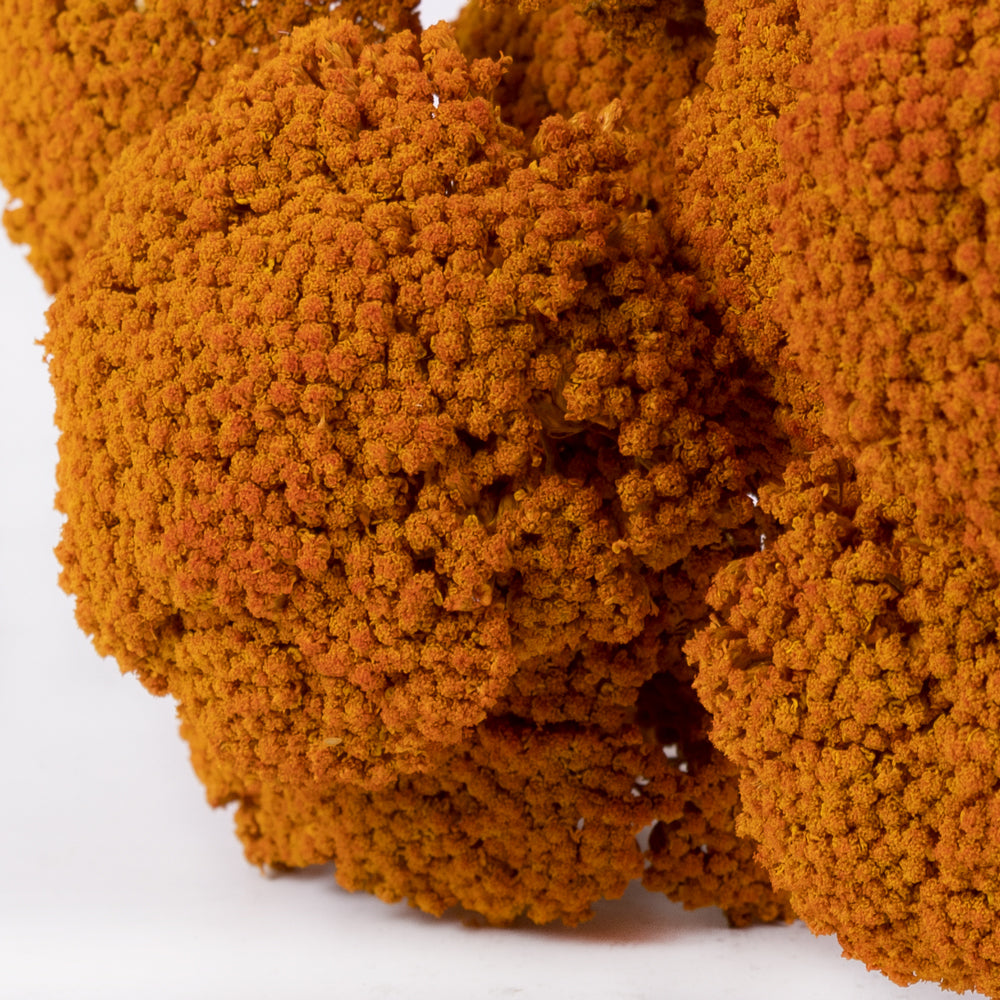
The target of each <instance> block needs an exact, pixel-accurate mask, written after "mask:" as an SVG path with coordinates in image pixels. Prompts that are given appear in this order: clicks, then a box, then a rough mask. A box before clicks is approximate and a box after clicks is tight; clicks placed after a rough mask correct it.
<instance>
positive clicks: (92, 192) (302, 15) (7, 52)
mask: <svg viewBox="0 0 1000 1000" xmlns="http://www.w3.org/2000/svg"><path fill="white" fill-rule="evenodd" d="M317 16H322V17H327V16H329V11H328V8H327V6H326V5H322V4H315V5H310V4H308V3H301V2H294V0H254V2H253V3H230V2H226V0H199V2H196V3H192V2H190V0H103V2H101V3H93V2H90V0H71V2H69V3H66V2H57V0H37V2H36V0H30V2H28V0H3V3H0V18H2V20H3V24H4V31H3V34H2V36H0V65H2V66H3V73H2V74H0V122H2V123H3V124H2V127H0V183H2V184H3V186H4V187H5V188H6V189H7V191H8V193H9V194H10V196H11V198H12V199H13V205H12V206H8V208H7V210H6V212H5V214H4V224H5V225H6V227H7V232H8V233H9V234H10V237H11V239H12V240H14V241H15V242H23V243H28V244H29V245H30V247H31V250H30V253H29V257H28V259H29V261H30V262H31V264H32V266H33V267H34V268H35V270H36V271H37V272H38V273H39V275H40V276H41V277H42V280H43V281H44V282H45V285H46V287H47V288H48V290H49V291H50V292H54V291H55V290H56V289H58V288H59V287H61V286H62V285H63V284H64V283H65V282H66V280H67V279H68V278H69V276H70V274H71V273H72V272H73V269H74V267H75V261H76V260H77V259H78V258H79V257H80V256H81V255H82V254H83V252H84V251H86V250H87V249H89V248H91V247H97V246H100V245H101V242H102V238H103V230H102V226H101V222H100V210H101V205H102V200H103V182H104V179H105V178H106V177H107V175H108V173H109V171H110V170H111V169H112V167H113V165H114V163H115V162H116V160H117V159H118V157H119V156H120V155H121V153H122V151H123V150H124V149H125V148H126V146H128V145H129V143H131V142H134V141H136V140H139V139H142V138H144V137H145V136H147V135H149V133H150V132H152V131H153V130H154V129H155V128H157V127H158V126H160V125H162V124H163V123H165V122H167V121H169V120H170V118H171V117H172V116H173V115H174V114H175V113H177V112H179V111H181V110H183V109H184V108H186V107H201V106H203V105H204V104H205V103H206V101H208V100H209V99H210V98H211V97H212V95H213V94H214V93H215V92H216V91H217V90H218V89H219V86H220V84H221V82H222V80H223V79H224V78H225V75H226V73H228V72H229V69H230V68H231V67H232V66H233V65H234V64H236V63H242V64H244V65H248V66H257V65H259V64H260V63H261V62H262V61H263V60H265V59H267V58H269V57H270V56H271V55H273V53H274V52H275V51H276V50H277V44H278V41H279V40H280V39H281V38H282V37H284V36H285V35H287V34H288V33H289V32H290V31H291V30H292V29H293V28H295V27H296V26H297V25H302V24H306V23H307V22H308V21H309V20H312V19H314V18H316V17H317ZM334 16H337V17H344V18H349V19H352V20H353V19H354V18H357V19H358V20H360V21H361V22H362V23H363V24H364V25H365V26H366V29H367V30H368V32H369V33H370V34H372V36H373V37H374V36H381V35H382V33H383V30H390V31H391V30H396V29H398V28H407V27H408V28H414V27H416V24H417V22H416V18H415V16H414V15H413V13H412V10H411V9H410V8H409V7H408V6H406V4H404V3H400V2H398V0H392V2H389V3H387V2H383V0H345V2H342V3H340V4H338V5H337V12H336V14H335V15H334ZM376 22H377V23H378V24H380V25H381V27H382V30H379V29H376V28H375V27H374V24H375V23H376Z"/></svg>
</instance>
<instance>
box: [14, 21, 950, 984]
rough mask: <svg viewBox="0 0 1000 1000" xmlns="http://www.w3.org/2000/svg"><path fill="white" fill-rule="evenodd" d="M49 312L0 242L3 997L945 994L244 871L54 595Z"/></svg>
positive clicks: (178, 765)
mask: <svg viewBox="0 0 1000 1000" xmlns="http://www.w3.org/2000/svg"><path fill="white" fill-rule="evenodd" d="M428 7H430V5H428V4H425V10H426V9H427V8H428ZM432 9H434V11H435V13H434V14H433V15H432V16H426V15H425V17H424V23H425V24H426V23H431V22H432V21H433V20H436V19H437V17H438V16H441V15H440V14H439V13H438V12H439V11H441V10H442V9H443V8H442V7H436V8H432ZM444 13H445V15H446V16H447V15H449V14H450V11H445V12H444ZM2 200H3V192H2V191H0V201H2ZM46 306H47V300H46V298H45V296H44V294H43V292H42V289H41V285H40V283H39V282H38V280H37V279H36V278H35V276H34V274H33V272H32V271H31V270H30V268H28V266H27V265H26V264H25V263H24V261H23V257H22V251H20V250H18V249H15V248H13V247H11V246H10V244H9V242H7V241H6V239H3V238H0V317H2V318H0V382H2V384H0V760H2V765H0V1000H62V998H67V1000H90V998H94V1000H118V998H122V1000H124V998H128V1000H160V998H163V1000H167V998H181V997H183V998H191V1000H198V998H205V1000H228V998H230V997H232V998H239V1000H258V998H261V1000H263V998H272V997H274V998H288V1000H312V998H317V1000H319V998H323V1000H327V998H338V1000H339V998H344V1000H369V998H371V1000H375V998H400V1000H425V998H426V1000H431V998H433V1000H452V998H454V1000H466V998H469V1000H477V998H512V1000H543V998H544V1000H654V998H656V1000H660V998H663V1000H667V998H670V1000H675V998H676V1000H687V998H691V1000H724V998H733V1000H758V998H759V1000H765V998H766V1000H785V998H788V1000H827V998H829V1000H834V998H836V1000H854V998H858V1000H861V998H870V1000H883V998H884V1000H889V998H899V997H906V998H907V1000H927V998H931V997H941V996H944V995H947V994H944V993H943V992H942V991H941V990H939V989H938V988H937V987H936V986H932V985H928V984H921V985H919V986H916V987H912V988H910V989H908V990H905V991H904V990H902V989H900V988H898V987H896V986H894V985H892V984H891V983H890V982H889V981H888V980H886V979H884V978H883V977H882V976H880V975H878V974H877V973H868V972H866V971H865V969H864V968H863V966H862V965H861V964H860V963H858V962H848V961H845V960H843V959H842V958H840V948H839V946H838V945H837V942H836V941H835V940H834V939H833V938H814V937H813V936H812V935H811V934H810V933H809V931H808V930H806V928H805V927H803V926H802V925H801V924H796V925H793V926H790V927H756V928H751V929H747V930H741V931H731V930H729V929H728V928H727V927H726V924H725V921H724V919H723V917H722V915H721V913H719V912H718V911H717V910H702V911H698V912H686V911H684V910H683V909H682V908H680V907H679V906H676V905H675V904H672V903H670V902H668V901H667V900H666V899H665V898H663V897H661V896H654V895H653V894H651V893H648V892H645V891H644V890H642V889H641V888H639V887H637V886H633V887H632V889H630V890H629V892H628V893H627V894H626V896H625V898H624V899H623V900H619V901H614V902H604V903H601V904H599V905H598V906H597V915H596V917H595V919H594V920H593V921H591V922H590V923H589V924H586V925H584V926H582V927H580V928H577V929H575V930H572V931H570V930H566V929H564V928H561V927H547V928H531V927H525V928H517V929H513V930H496V929H484V928H473V927H469V926H466V925H464V924H463V923H461V921H459V920H458V919H451V918H449V917H447V916H446V917H445V918H444V919H442V920H435V919H433V918H430V917H427V916H425V915H424V914H421V913H419V912H418V911H416V910H413V909H410V908H409V907H407V906H406V905H405V904H402V905H399V906H394V907H389V906H386V905H385V904H383V903H380V902H378V901H377V900H375V899H373V898H371V897H368V896H363V895H350V894H348V893H345V892H343V891H342V890H340V889H339V888H338V887H337V886H336V884H335V882H334V880H333V875H332V870H331V869H330V868H329V867H325V868H320V869H317V870H308V871H305V872H302V873H298V874H296V875H290V876H282V877H280V878H276V879H267V878H265V877H263V876H262V875H261V874H260V873H259V872H258V871H257V869H255V868H252V867H250V866H249V865H247V864H246V862H245V861H244V860H243V856H242V851H241V847H240V844H239V842H238V841H237V840H236V838H235V836H234V835H233V833H232V819H231V815H230V812H229V810H219V811H214V812H213V811H212V810H211V809H209V807H208V806H207V805H206V804H205V801H204V795H203V792H202V788H201V786H200V784H199V783H198V781H197V780H196V778H195V776H194V774H193V772H192V771H191V769H190V766H189V764H188V760H187V749H186V747H185V745H184V743H183V742H182V741H181V739H180V737H179V736H178V735H177V727H176V720H175V716H174V707H173V704H172V703H171V702H170V701H169V700H167V699H156V698H153V697H152V696H151V695H149V694H147V693H146V692H145V691H144V690H143V689H142V688H141V687H140V686H139V684H138V682H136V681H135V680H134V679H133V678H132V677H130V676H124V677H123V676H121V675H120V674H119V672H118V669H117V667H116V665H115V663H114V662H112V661H102V660H101V659H99V658H98V657H97V655H96V654H95V653H94V651H93V649H92V648H91V646H90V643H89V641H88V639H87V638H86V637H85V636H84V635H83V634H82V633H81V632H80V631H79V630H78V628H77V627H76V624H75V622H74V620H73V614H72V603H71V600H70V598H68V597H67V596H66V595H65V594H63V593H62V591H61V590H60V589H59V588H58V586H57V583H56V578H57V574H58V567H57V564H56V560H55V558H54V556H53V555H52V548H53V546H54V545H55V544H56V541H57V538H58V533H59V523H60V521H59V517H58V516H57V515H56V513H55V512H54V511H53V508H52V498H53V493H54V489H55V485H54V476H53V469H54V467H55V462H56V451H55V441H56V434H55V430H54V428H53V425H52V409H53V399H52V393H51V390H50V387H49V385H48V381H47V373H46V370H45V366H44V364H43V362H42V352H41V349H40V348H39V347H38V346H37V345H36V344H35V341H36V339H37V338H39V337H41V336H42V335H43V333H44V311H45V308H46Z"/></svg>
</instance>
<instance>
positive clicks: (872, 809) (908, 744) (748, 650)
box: [687, 448, 1000, 995]
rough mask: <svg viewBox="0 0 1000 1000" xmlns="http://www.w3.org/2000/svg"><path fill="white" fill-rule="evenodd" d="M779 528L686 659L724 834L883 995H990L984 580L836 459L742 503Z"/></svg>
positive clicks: (720, 594)
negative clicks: (748, 849) (751, 855)
mask: <svg viewBox="0 0 1000 1000" xmlns="http://www.w3.org/2000/svg"><path fill="white" fill-rule="evenodd" d="M760 502H761V505H762V506H763V507H764V508H765V510H767V511H768V512H769V513H770V514H772V515H773V516H774V517H775V518H776V519H777V521H778V522H779V524H780V531H779V532H778V533H776V535H773V536H771V537H769V538H768V539H766V540H765V548H764V549H763V550H762V551H760V552H757V553H755V554H754V555H752V556H750V557H749V558H748V559H744V560H740V561H737V562H734V563H732V564H731V565H730V566H729V567H727V568H726V569H725V570H723V571H722V572H721V573H720V574H718V575H717V577H716V579H715V581H714V583H713V585H712V588H711V590H710V591H709V601H710V603H711V604H712V605H713V606H714V607H715V609H716V611H717V612H718V615H719V620H718V623H717V624H714V625H712V626H709V627H708V628H706V629H704V630H702V632H700V633H699V635H698V636H697V638H696V639H694V640H692V641H691V642H690V643H689V644H688V646H687V651H688V654H689V655H690V656H691V657H692V658H693V659H694V660H695V661H696V662H697V664H698V678H697V680H696V682H695V687H696V689H697V691H698V693H699V695H700V696H701V698H702V700H703V701H704V703H705V706H706V708H707V709H708V710H709V712H711V714H712V718H713V728H712V738H713V740H714V741H715V743H716V745H717V746H718V747H719V748H720V749H721V750H723V752H725V754H726V755H727V756H728V757H729V758H730V759H731V760H732V761H733V762H734V763H735V764H736V765H737V766H738V767H739V768H740V795H741V799H742V812H741V814H740V817H739V820H738V823H737V830H738V831H739V832H740V833H741V834H743V835H744V836H747V837H751V838H753V839H754V840H756V841H757V842H758V843H759V844H760V852H759V858H760V860H761V861H762V863H763V864H764V865H765V867H766V868H767V870H768V871H769V872H770V874H771V877H772V879H773V881H774V885H775V887H776V888H778V889H786V890H787V891H789V892H790V893H791V900H792V906H793V907H794V909H795V912H796V913H797V914H798V915H799V916H800V917H802V918H803V919H804V920H805V921H807V922H808V924H809V926H810V927H812V928H813V930H815V931H817V932H820V933H830V932H831V931H833V932H836V933H837V935H838V937H839V939H840V942H841V944H842V945H843V946H844V948H845V950H846V952H847V953H848V954H849V955H852V956H854V957H856V958H860V959H861V960H862V961H864V962H866V963H867V964H868V965H869V966H874V967H876V968H879V969H881V970H882V971H883V972H885V973H886V974H887V975H888V976H890V977H891V978H892V979H893V980H895V981H896V982H898V983H900V984H907V983H912V982H914V981H916V980H917V979H930V980H935V981H938V982H940V983H941V984H942V985H943V986H945V987H946V988H948V989H953V990H959V991H960V990H967V989H976V990H980V991H983V992H985V993H987V994H989V995H996V994H997V993H998V992H1000V975H998V971H997V970H998V969H1000V933H998V930H997V927H998V905H1000V896H998V886H1000V852H998V851H997V845H996V837H995V830H996V824H997V822H998V821H1000V795H998V793H997V792H998V789H997V781H998V778H997V775H998V773H1000V738H998V735H997V734H998V731H1000V648H998V646H997V638H996V632H997V625H998V608H1000V579H998V577H997V575H996V573H995V571H994V570H993V569H992V567H991V566H990V565H989V564H988V563H987V562H986V561H985V560H983V559H981V558H976V557H974V556H972V555H971V554H970V553H968V552H967V551H964V550H962V549H961V548H959V547H957V546H956V545H954V544H953V543H952V542H950V541H949V540H948V536H947V535H945V536H943V537H941V536H939V537H931V538H921V537H920V536H918V535H917V534H916V533H915V531H914V520H915V511H914V506H915V505H914V504H913V502H912V501H911V500H910V499H909V498H900V499H897V500H894V501H891V502H886V501H884V500H881V499H879V498H878V497H877V494H872V493H871V491H870V490H868V489H867V488H866V487H865V485H864V483H863V480H861V479H859V478H857V477H856V476H855V474H854V473H853V470H852V468H851V466H850V464H849V463H848V462H847V460H846V459H844V458H843V457H840V456H839V455H838V453H837V452H836V450H835V449H831V448H825V449H822V450H820V451H817V452H816V453H815V454H814V455H813V456H812V457H811V459H809V460H800V461H797V462H795V463H792V465H790V467H789V469H788V471H787V473H786V476H785V479H784V482H783V483H782V484H780V485H777V484H776V485H774V486H768V487H765V488H762V489H761V494H760Z"/></svg>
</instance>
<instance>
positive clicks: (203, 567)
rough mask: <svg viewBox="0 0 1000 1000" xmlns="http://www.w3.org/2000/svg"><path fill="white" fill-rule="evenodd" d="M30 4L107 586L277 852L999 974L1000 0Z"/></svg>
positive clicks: (115, 614) (85, 556) (522, 903)
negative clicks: (609, 904)
mask: <svg viewBox="0 0 1000 1000" xmlns="http://www.w3.org/2000/svg"><path fill="white" fill-rule="evenodd" d="M15 6H16V5H14V4H12V3H7V4H4V5H0V10H3V11H4V13H5V14H7V15H8V17H7V21H8V22H9V23H13V21H14V20H15V15H16V14H17V11H15V10H14V8H15ZM7 8H10V9H9V10H8V9H7ZM189 8H190V9H189ZM29 21H30V28H29V29H25V30H24V31H17V32H13V33H12V34H11V35H10V36H9V37H7V38H6V39H5V40H4V41H2V42H0V51H2V52H3V53H4V58H5V59H10V60H11V65H13V66H14V67H16V71H15V72H14V73H13V74H12V75H11V77H10V78H8V79H5V80H4V81H3V82H0V111H2V112H3V115H2V119H0V120H2V122H3V124H2V126H0V180H2V181H3V182H4V184H5V185H6V186H7V188H8V190H10V191H11V193H12V194H13V195H14V196H15V197H16V198H17V199H18V202H16V203H15V206H16V207H13V208H11V209H9V210H8V213H7V224H8V229H9V230H10V232H11V234H12V235H13V236H14V237H15V238H18V239H22V240H25V241H28V242H29V243H31V245H32V248H33V251H32V252H33V257H32V260H33V262H34V264H35V266H36V268H37V269H38V270H39V272H40V273H41V274H42V275H43V277H44V278H45V280H46V281H47V283H48V284H49V286H50V287H51V288H52V289H54V290H58V295H57V298H56V302H55V305H54V306H53V308H52V310H51V312H50V316H49V320H50V333H49V335H48V337H47V339H46V347H47V350H48V352H49V354H50V370H51V374H52V380H53V383H54V385H55V387H56V392H57V413H56V420H57V423H58V425H59V428H60V431H61V440H60V466H59V496H58V501H57V502H58V505H59V507H60V509H61V510H63V511H64V512H65V514H66V515H67V521H66V525H65V527H64V531H63V539H62V542H61V544H60V548H59V556H60V559H61V561H62V564H63V567H64V572H63V577H62V582H63V585H64V586H65V587H66V588H67V589H68V590H69V591H71V592H72V593H74V594H75V595H76V598H77V616H78V618H79V621H80V623H81V625H82V626H83V627H84V628H85V629H86V630H87V631H88V632H89V633H90V634H91V635H92V636H93V638H94V641H95V644H96V645H97V648H98V649H99V650H100V651H101V652H103V653H107V654H111V655H113V656H114V657H115V658H116V659H117V660H118V662H119V664H120V665H121V667H122V669H125V670H131V671H134V672H136V673H137V674H138V675H139V677H140V678H141V679H142V680H143V682H144V683H145V684H146V685H147V687H149V688H150V689H151V690H152V691H154V692H157V693H170V694H171V695H173V696H174V697H175V698H176V700H177V702H178V710H179V714H180V717H181V720H182V732H183V734H184V736H185V737H186V739H187V740H188V742H189V744H190V747H191V754H192V761H193V763H194V766H195V769H196V771H197V772H198V774H199V776H200V777H201V778H202V780H203V781H204V783H205V785H206V788H207V790H208V796H209V800H210V801H211V802H212V803H214V804H221V803H226V802H232V801H236V802H238V804H239V809H238V811H237V829H238V833H239V835H240V837H241V839H242V840H243V843H244V846H245V849H246V853H247V856H248V857H249V858H250V859H251V860H252V861H254V862H255V863H258V864H262V865H264V864H266V865H270V866H273V867H276V868H282V867H297V866H303V865H308V864H312V863H316V862H323V861H328V860H334V861H335V862H336V869H337V878H338V880H339V881H340V882H341V883H342V884H343V885H345V886H347V887H348V888H351V889H364V890H367V891H371V892H374V893H376V894H378V895H379V896H380V897H382V898H384V899H387V900H398V899H402V898H407V899H409V900H410V901H411V903H413V904H414V905H417V906H420V907H421V908H423V909H425V910H428V911H430V912H434V913H440V912H442V911H443V910H445V909H446V908H447V907H449V906H453V905H461V906H464V907H466V908H467V909H469V910H473V911H476V912H478V913H481V914H483V915H484V916H485V917H486V918H487V919H489V920H491V921H495V922H508V921H511V920H513V919H515V918H517V917H519V916H522V915H523V916H527V917H528V918H530V919H531V920H534V921H538V922H544V921H549V920H554V919H561V920H563V921H565V922H567V923H575V922H577V921H579V920H581V919H584V918H586V916H587V915H588V913H589V909H590V906H591V904H592V903H593V901H594V900H596V899H599V898H602V897H609V896H615V895H618V894H620V893H621V892H622V891H623V889H624V887H625V885H626V884H627V883H628V881H629V880H631V879H633V878H642V879H643V881H644V883H645V885H646V886H647V887H648V888H650V889H652V890H656V891H663V892H666V893H667V894H668V895H669V896H670V897H671V898H674V899H678V900H681V901H683V902H684V903H685V904H687V905H690V906H700V905H719V906H721V907H723V909H724V910H725V911H726V912H727V914H728V915H729V918H730V920H731V921H732V922H733V923H734V924H744V923H747V922H749V921H752V920H774V919H790V918H791V917H792V915H793V913H794V915H797V916H798V917H800V918H802V919H804V920H805V921H807V922H808V923H809V925H810V926H811V927H812V928H813V929H814V930H816V931H817V932H836V933H837V934H838V935H839V937H840V940H841V942H842V943H843V945H844V947H845V950H846V951H847V953H848V954H850V955H853V956H856V957H858V958H860V959H862V960H864V961H865V962H866V963H868V964H869V965H870V966H873V967H877V968H879V969H881V970H883V971H884V972H885V973H886V974H888V975H889V976H891V977H892V978H893V979H895V980H896V981H898V982H901V983H904V982H912V981H914V980H915V979H918V978H920V979H930V980H935V981H938V982H940V983H942V984H943V985H944V986H946V987H948V988H952V989H967V988H976V989H980V990H983V991H985V992H987V993H991V994H994V995H1000V941H998V940H997V936H996V934H997V932H996V931H995V926H996V924H997V918H998V916H1000V851H998V850H997V847H996V837H995V833H994V831H995V829H996V826H997V822H998V821H1000V792H998V788H997V784H998V781H1000V756H998V755H1000V736H998V735H997V734H998V733H1000V662H998V661H1000V654H998V649H997V639H996V628H997V621H996V618H997V616H998V614H1000V596H998V595H1000V578H998V577H997V572H998V571H1000V541H998V539H1000V520H998V517H1000V495H998V490H1000V463H998V461H997V448H998V444H1000V442H998V441H997V438H996V429H995V425H996V422H997V419H996V418H997V412H998V407H1000V381H998V380H1000V376H998V374H997V373H998V371H1000V364H998V361H1000V358H998V349H997V339H998V338H997V336H996V330H997V329H998V326H1000V315H998V312H997V302H998V300H1000V293H998V279H997V278H996V275H997V273H998V261H997V260H996V259H995V258H996V256H997V253H998V252H1000V251H998V250H997V247H998V246H1000V243H998V234H996V233H995V232H994V230H995V229H996V227H997V218H996V216H997V212H996V208H997V203H998V202H997V199H998V197H1000V196H998V194H997V192H998V191H1000V187H998V183H1000V182H998V180H997V178H998V177H1000V91H998V83H1000V4H998V3H996V2H994V0H991V2H989V3H986V4H983V3H978V2H973V0H959V2H950V3H948V4H945V3H943V2H942V0H906V2H904V0H866V2H865V3H860V2H858V3H854V2H848V3H841V2H837V3H834V2H833V0H798V2H795V0H706V2H705V4H704V6H703V7H702V6H701V5H700V4H698V3H694V2H691V0H659V2H652V0H651V2H635V0H617V2H611V0H606V2H603V3H590V4H588V5H586V6H585V7H584V6H582V5H581V6H580V7H577V6H574V5H573V4H555V5H545V4H540V3H527V4H524V5H522V7H521V8H520V9H519V8H517V7H515V6H512V5H507V6H498V7H481V6H478V5H477V4H475V3H472V4H470V5H469V6H467V7H466V8H465V9H464V10H463V11H462V13H461V15H460V17H459V19H458V21H457V22H456V25H455V26H454V27H449V26H447V25H443V24H440V25H437V26H434V27H432V28H426V29H423V30H421V28H420V25H419V23H418V22H417V20H416V18H415V16H414V14H413V10H412V4H410V3H408V2H404V3H399V4H392V3H389V2H385V3H382V2H369V0H358V3H354V4H350V3H349V4H343V5H341V6H340V7H339V8H337V10H335V11H334V12H333V13H332V14H331V13H330V12H329V11H328V9H327V5H314V4H286V3H279V2H277V0H258V2H253V3H236V2H223V0H214V2H210V3H207V4H204V3H203V4H201V5H200V6H195V5H188V4H186V3H180V2H179V0H145V2H142V3H125V2H116V3H110V2H109V3H104V4H100V5H97V4H87V5H84V4H69V5H67V4H64V3H59V4H55V3H51V4H35V5H32V11H31V17H30V18H29ZM751 494H759V501H760V502H759V506H757V505H755V504H754V503H753V502H752V499H751V496H750V495H751ZM644 828H645V829H647V830H648V842H645V840H644V838H638V837H637V835H638V834H639V833H640V831H642V830H643V829H644Z"/></svg>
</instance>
